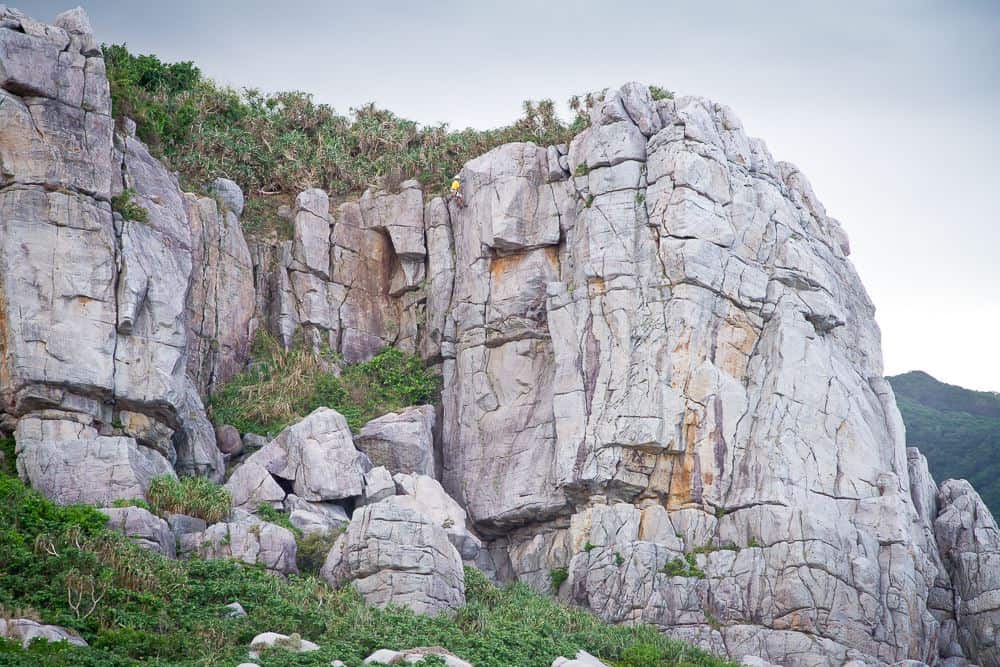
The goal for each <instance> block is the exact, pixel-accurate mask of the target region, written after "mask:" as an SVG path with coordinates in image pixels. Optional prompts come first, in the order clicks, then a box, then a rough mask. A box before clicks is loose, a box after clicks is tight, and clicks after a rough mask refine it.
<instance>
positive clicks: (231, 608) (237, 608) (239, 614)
mask: <svg viewBox="0 0 1000 667" xmlns="http://www.w3.org/2000/svg"><path fill="white" fill-rule="evenodd" d="M225 608H226V609H227V610H228V611H226V618H246V617H247V612H246V609H244V608H243V605H241V604H240V603H239V602H230V603H229V604H227V605H226V607H225Z"/></svg>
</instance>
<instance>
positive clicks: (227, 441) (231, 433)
mask: <svg viewBox="0 0 1000 667" xmlns="http://www.w3.org/2000/svg"><path fill="white" fill-rule="evenodd" d="M215 440H216V442H217V443H218V445H219V451H220V452H222V453H223V454H226V455H228V456H236V455H238V454H239V453H240V452H242V451H243V439H242V438H240V432H239V431H237V430H236V428H235V427H233V426H229V425H228V424H225V425H223V426H216V427H215Z"/></svg>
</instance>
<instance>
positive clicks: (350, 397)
mask: <svg viewBox="0 0 1000 667" xmlns="http://www.w3.org/2000/svg"><path fill="white" fill-rule="evenodd" d="M253 357H254V360H253V363H252V364H251V366H250V370H248V371H246V372H244V373H242V374H240V375H237V376H236V377H234V378H232V379H231V380H230V381H229V382H228V383H227V384H226V385H225V386H224V387H222V388H221V389H220V390H219V391H218V392H217V393H216V395H215V396H213V397H212V399H211V414H212V419H213V420H214V421H215V422H216V423H218V424H230V425H232V426H235V427H236V428H237V429H238V430H239V431H240V432H241V433H247V432H249V433H259V434H262V435H264V434H276V433H277V432H279V431H280V430H281V429H283V428H284V427H286V426H288V425H289V424H293V423H295V422H296V421H298V420H300V419H302V418H303V417H305V416H306V415H308V414H309V413H310V412H312V411H313V410H315V409H316V408H318V407H322V406H325V407H329V408H333V409H334V410H337V411H338V412H340V413H341V414H343V415H344V417H345V418H346V419H347V423H348V424H350V426H351V429H352V430H354V431H355V432H356V431H358V430H360V429H361V427H362V426H364V424H365V423H367V422H368V421H370V420H372V419H374V418H375V417H378V416H381V415H384V414H386V413H388V412H393V411H395V410H399V409H401V408H404V407H407V406H410V405H420V404H424V403H433V402H434V401H435V400H437V397H438V394H439V392H440V381H439V380H438V378H436V377H435V376H434V375H433V374H432V373H431V372H430V371H428V370H427V369H426V368H425V367H424V364H423V362H422V361H421V360H420V358H419V357H417V356H415V355H411V354H406V353H404V352H401V351H400V350H398V349H395V348H386V349H385V350H383V351H382V352H380V353H379V354H377V355H375V357H373V358H372V359H370V360H369V361H366V362H364V363H360V364H355V365H351V366H344V367H343V368H342V370H341V372H340V375H339V376H338V375H336V374H335V373H334V370H335V369H336V367H337V362H338V360H337V358H336V357H335V355H332V354H330V353H328V352H321V353H315V352H313V351H312V350H309V349H307V348H305V347H303V346H297V347H295V348H293V349H291V350H285V349H283V348H282V346H281V344H280V343H279V342H278V341H277V340H276V339H275V338H274V337H273V336H271V335H269V334H267V333H261V334H260V335H259V336H258V338H257V340H256V341H255V342H254V346H253Z"/></svg>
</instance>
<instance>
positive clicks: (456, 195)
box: [451, 176, 465, 207]
mask: <svg viewBox="0 0 1000 667" xmlns="http://www.w3.org/2000/svg"><path fill="white" fill-rule="evenodd" d="M451 196H452V198H453V199H454V200H455V203H456V204H458V205H459V206H461V207H464V206H465V196H464V195H463V194H462V181H461V180H459V178H458V176H456V177H455V178H453V179H452V180H451Z"/></svg>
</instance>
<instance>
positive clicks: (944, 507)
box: [934, 479, 1000, 665]
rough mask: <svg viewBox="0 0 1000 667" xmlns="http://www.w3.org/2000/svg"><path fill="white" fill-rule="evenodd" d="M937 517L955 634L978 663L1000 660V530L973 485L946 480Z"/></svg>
mask: <svg viewBox="0 0 1000 667" xmlns="http://www.w3.org/2000/svg"><path fill="white" fill-rule="evenodd" d="M938 501H939V502H940V504H941V511H940V513H939V514H938V516H937V519H936V520H935V521H934V531H935V533H936V534H937V540H938V545H939V546H940V548H941V556H942V558H943V559H944V562H945V565H946V567H947V568H948V571H949V572H950V573H951V580H952V582H953V584H954V587H955V604H956V607H957V608H956V610H955V612H956V614H957V617H958V619H959V621H958V632H957V635H958V636H957V639H958V642H959V644H960V645H961V647H962V649H964V651H965V656H966V657H968V659H969V660H971V661H972V662H974V663H976V664H979V665H998V664H1000V529H998V528H997V522H996V521H995V520H994V519H993V515H992V514H990V511H989V509H988V508H987V507H986V505H985V504H984V503H983V501H982V499H981V498H980V497H979V494H977V493H976V492H975V490H973V488H972V486H971V485H970V484H969V483H968V482H967V481H965V480H964V479H963V480H948V481H946V482H945V483H944V484H942V485H941V492H940V495H939V497H938Z"/></svg>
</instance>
